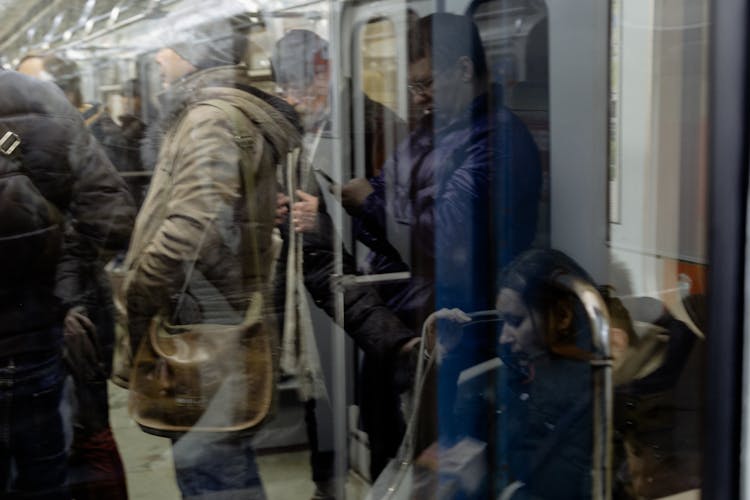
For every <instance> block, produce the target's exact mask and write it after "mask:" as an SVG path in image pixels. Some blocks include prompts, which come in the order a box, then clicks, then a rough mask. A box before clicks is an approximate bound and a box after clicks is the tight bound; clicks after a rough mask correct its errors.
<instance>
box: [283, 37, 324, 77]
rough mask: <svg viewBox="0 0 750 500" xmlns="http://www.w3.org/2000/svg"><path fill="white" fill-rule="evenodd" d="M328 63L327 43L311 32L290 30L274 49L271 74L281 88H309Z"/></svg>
mask: <svg viewBox="0 0 750 500" xmlns="http://www.w3.org/2000/svg"><path fill="white" fill-rule="evenodd" d="M327 63H328V42H326V41H325V40H323V39H322V38H320V37H319V36H318V35H317V34H315V33H314V32H312V31H309V30H303V29H295V30H290V31H288V32H287V33H285V34H284V36H283V37H281V38H280V39H279V40H278V41H277V42H276V45H275V46H274V49H273V54H272V55H271V73H272V77H273V80H274V81H275V82H276V83H277V84H279V85H285V84H289V83H293V84H295V85H299V86H307V85H310V84H311V83H312V82H313V79H314V78H315V73H316V72H318V71H321V70H322V67H323V66H324V65H326V64H327Z"/></svg>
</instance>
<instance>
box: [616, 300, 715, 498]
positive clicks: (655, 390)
mask: <svg viewBox="0 0 750 500" xmlns="http://www.w3.org/2000/svg"><path fill="white" fill-rule="evenodd" d="M605 300H606V301H607V304H608V307H609V310H610V317H611V325H612V327H611V329H610V331H611V338H612V344H613V348H612V353H613V358H614V371H613V382H614V385H615V395H614V396H615V399H614V423H615V433H614V436H615V440H614V442H615V454H614V455H615V456H614V467H613V471H614V478H613V479H614V485H615V487H614V492H613V497H614V498H616V499H618V500H620V499H631V498H660V497H665V496H669V495H674V494H677V493H680V492H683V491H686V490H692V489H696V488H700V469H701V465H702V464H701V430H702V422H701V418H700V417H701V413H702V406H703V401H702V399H701V396H700V394H701V391H700V390H698V388H699V387H700V384H701V380H700V374H701V373H703V370H702V367H701V363H703V342H702V340H701V339H699V338H698V337H697V335H696V334H695V333H693V331H692V330H691V329H690V327H688V326H687V325H686V324H685V323H683V322H682V321H680V320H678V319H677V318H675V317H674V316H673V315H672V313H671V312H670V311H669V310H668V309H667V307H666V306H665V305H664V304H663V303H662V302H661V301H659V300H657V299H654V298H651V297H638V298H632V297H629V298H623V299H622V301H621V300H619V299H617V298H615V297H612V296H610V295H609V294H605ZM689 300H690V301H691V302H692V301H695V297H691V298H690V299H689ZM686 305H691V304H690V302H688V303H687V304H686ZM626 307H627V308H626Z"/></svg>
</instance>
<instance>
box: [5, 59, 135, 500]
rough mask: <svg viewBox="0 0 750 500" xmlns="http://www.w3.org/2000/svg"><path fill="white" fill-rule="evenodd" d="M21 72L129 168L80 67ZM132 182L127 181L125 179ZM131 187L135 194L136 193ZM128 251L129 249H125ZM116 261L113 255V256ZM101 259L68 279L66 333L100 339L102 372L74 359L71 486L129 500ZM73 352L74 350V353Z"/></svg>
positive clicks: (63, 64) (38, 65) (61, 62)
mask: <svg viewBox="0 0 750 500" xmlns="http://www.w3.org/2000/svg"><path fill="white" fill-rule="evenodd" d="M18 71H19V73H24V74H27V75H29V76H33V77H35V78H38V79H41V80H46V81H51V82H53V83H55V84H56V85H57V86H58V87H60V89H61V90H62V91H63V93H64V94H65V96H66V97H67V98H68V100H69V101H70V103H71V104H72V105H73V106H75V107H76V109H78V110H79V111H80V112H81V115H82V117H83V119H84V123H85V124H86V126H87V127H88V129H89V130H90V131H91V133H92V134H93V136H94V137H95V138H96V139H97V140H98V141H99V143H100V144H101V145H102V146H103V147H104V151H106V153H107V156H108V157H109V159H110V161H112V162H113V163H114V165H115V167H116V168H117V169H118V170H120V171H122V170H126V169H127V167H126V166H127V165H129V163H127V162H126V160H125V158H126V156H125V155H126V153H127V150H126V146H125V138H124V136H123V135H122V133H121V132H120V129H119V127H118V126H117V124H115V122H114V121H112V119H111V118H110V117H109V115H108V114H107V113H106V111H105V109H104V107H103V106H101V105H99V104H85V103H84V102H83V97H82V94H81V77H80V73H79V70H78V65H77V64H76V63H75V62H73V61H70V60H68V59H64V58H62V57H58V56H55V55H52V54H47V55H44V56H41V55H31V56H27V57H26V58H24V59H23V60H22V61H21V63H20V64H19V66H18ZM126 182H127V181H126ZM128 187H129V188H131V194H133V195H135V194H136V193H135V192H134V191H133V190H132V186H130V185H129V186H128ZM120 250H121V251H124V250H125V247H123V248H121V249H120ZM110 257H111V256H110ZM105 264H106V262H105V261H103V260H102V259H101V258H99V259H89V260H80V261H79V262H78V263H77V265H78V270H77V271H76V272H75V273H74V274H70V275H67V276H65V281H64V282H65V286H66V288H67V289H68V290H69V293H70V294H71V304H70V309H69V311H68V314H67V316H66V318H65V332H66V335H75V336H78V337H79V338H83V337H85V336H86V335H87V332H89V333H90V334H91V335H94V336H95V337H96V340H97V342H96V345H97V346H98V348H99V349H100V351H101V352H100V353H99V354H98V358H100V362H102V363H103V368H104V370H103V371H96V370H93V371H91V373H92V374H93V376H92V377H85V376H83V375H82V372H81V369H80V368H81V367H80V364H79V363H77V362H76V360H75V359H73V360H70V361H69V366H70V368H71V369H70V371H71V373H72V374H73V379H74V383H75V397H76V412H75V435H74V440H73V445H72V454H71V458H70V466H71V472H70V484H71V486H72V488H73V494H74V496H75V497H76V498H81V499H85V498H97V497H98V496H102V495H106V496H109V497H112V498H127V485H126V482H125V470H124V467H123V464H122V459H121V458H120V453H119V451H118V450H117V443H116V442H115V439H114V436H113V435H112V429H111V427H110V423H109V403H108V395H107V379H108V378H109V374H110V372H111V369H112V351H113V346H114V340H115V331H114V321H115V317H114V303H113V301H112V287H111V285H110V283H109V280H108V277H107V274H106V273H105V271H104V265H105ZM71 351H72V349H71V350H69V354H70V353H71Z"/></svg>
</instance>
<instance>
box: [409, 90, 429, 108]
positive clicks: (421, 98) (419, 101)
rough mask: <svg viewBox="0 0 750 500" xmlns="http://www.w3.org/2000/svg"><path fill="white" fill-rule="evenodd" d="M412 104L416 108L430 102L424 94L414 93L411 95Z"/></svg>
mask: <svg viewBox="0 0 750 500" xmlns="http://www.w3.org/2000/svg"><path fill="white" fill-rule="evenodd" d="M412 102H413V103H414V104H415V105H417V106H421V105H423V104H427V103H428V102H430V100H429V99H428V97H427V96H426V95H425V94H424V93H422V92H415V93H414V94H412Z"/></svg>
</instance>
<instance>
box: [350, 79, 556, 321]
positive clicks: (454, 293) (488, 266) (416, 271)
mask: <svg viewBox="0 0 750 500" xmlns="http://www.w3.org/2000/svg"><path fill="white" fill-rule="evenodd" d="M501 95H502V90H501V89H500V88H499V87H495V88H493V90H492V92H491V93H488V94H484V95H481V96H479V97H477V98H476V99H475V100H474V101H473V102H472V103H471V105H470V106H469V107H468V108H467V109H466V110H464V111H463V112H462V113H461V114H460V115H459V116H457V117H456V118H455V119H453V120H451V121H450V122H449V123H441V124H435V127H434V129H433V127H432V124H431V123H429V122H427V120H425V121H424V123H422V124H421V126H420V127H419V128H418V129H417V130H416V131H415V132H413V133H412V135H411V136H410V137H409V139H408V140H407V141H405V142H404V143H403V144H402V145H401V146H400V147H399V149H398V150H397V152H396V154H395V155H394V157H393V158H391V159H390V160H389V161H388V162H387V163H386V164H385V165H384V167H383V172H382V173H381V175H380V176H378V177H377V178H375V179H373V180H372V181H371V182H372V184H373V187H374V188H375V191H374V192H373V193H372V194H370V196H368V198H367V199H366V200H365V203H364V205H363V207H362V212H361V216H360V218H359V219H360V220H359V224H360V226H359V227H360V234H359V235H358V237H360V239H361V240H362V241H363V242H364V243H365V244H367V245H368V246H370V248H372V249H373V250H375V251H376V252H379V253H381V256H382V255H385V254H386V253H387V251H385V250H384V249H387V248H388V244H389V243H393V244H394V246H395V247H396V248H399V247H400V246H403V245H399V242H396V241H389V239H390V238H391V235H388V234H387V231H386V226H387V224H388V223H387V222H386V220H387V218H391V219H393V220H395V223H396V225H405V226H408V228H409V235H410V236H409V239H410V243H411V258H410V259H408V261H407V262H406V263H407V264H409V267H410V268H411V272H412V279H411V281H410V282H409V284H408V285H407V286H405V287H402V288H401V289H400V291H399V292H398V293H397V294H395V295H394V296H390V297H388V300H389V303H390V305H391V307H392V308H393V309H394V310H396V311H398V312H399V314H400V316H401V318H402V320H403V321H405V322H406V323H407V324H408V325H410V326H411V327H412V328H415V329H417V328H419V327H420V326H421V323H422V321H423V320H424V318H425V317H426V316H427V315H428V314H429V313H430V312H432V311H433V310H435V308H436V307H438V308H439V307H459V308H461V309H463V310H466V311H472V310H478V309H485V308H487V307H489V306H491V303H492V300H493V297H494V292H495V291H494V290H493V283H492V280H493V278H494V276H495V272H496V270H497V269H499V268H500V267H502V266H503V265H505V264H507V263H508V262H510V260H511V259H512V258H513V257H514V256H515V255H517V254H519V253H520V252H521V251H523V250H525V249H527V248H529V247H530V246H531V244H532V242H533V240H534V237H535V235H536V224H537V214H538V204H539V195H540V191H541V182H542V173H541V166H540V160H539V152H538V149H537V147H536V145H535V143H534V140H533V138H532V137H531V134H530V133H529V131H528V129H527V128H526V127H525V126H524V125H523V123H522V122H521V120H520V119H519V118H518V117H517V116H515V115H514V114H513V113H511V112H510V111H509V110H508V109H507V108H505V107H504V106H502V105H501V104H499V103H500V102H501V100H502V99H501ZM386 186H388V188H387V189H388V190H389V191H390V193H392V194H389V196H386ZM393 264H394V263H393V262H392V261H391V262H390V265H391V266H392V265H393ZM375 271H376V272H380V271H379V270H378V269H375Z"/></svg>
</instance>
